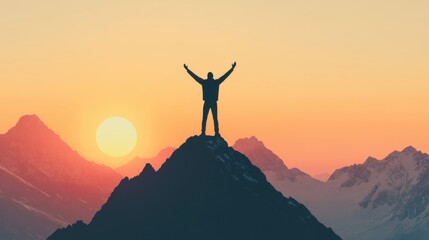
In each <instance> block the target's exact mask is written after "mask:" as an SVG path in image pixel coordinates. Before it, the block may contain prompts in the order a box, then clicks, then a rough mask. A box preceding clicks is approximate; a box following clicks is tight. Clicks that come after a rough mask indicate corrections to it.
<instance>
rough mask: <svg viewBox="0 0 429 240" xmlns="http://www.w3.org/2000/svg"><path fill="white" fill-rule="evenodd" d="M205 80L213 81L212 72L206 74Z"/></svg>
mask: <svg viewBox="0 0 429 240" xmlns="http://www.w3.org/2000/svg"><path fill="white" fill-rule="evenodd" d="M207 79H208V80H213V73H212V72H208V73H207Z"/></svg>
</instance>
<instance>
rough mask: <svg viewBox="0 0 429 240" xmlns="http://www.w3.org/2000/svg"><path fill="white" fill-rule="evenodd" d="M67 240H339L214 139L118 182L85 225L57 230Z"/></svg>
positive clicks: (190, 143) (193, 140) (192, 142)
mask: <svg viewBox="0 0 429 240" xmlns="http://www.w3.org/2000/svg"><path fill="white" fill-rule="evenodd" d="M48 239H49V240H57V239H58V240H60V239H61V240H68V239H81V240H90V239H91V240H92V239H162V240H167V239H205V240H211V239H213V240H214V239H223V240H237V239H254V240H260V239H270V240H276V239H279V240H280V239H282V240H283V239H302V240H313V239H320V240H324V239H326V240H336V239H340V238H339V237H338V236H337V235H336V234H335V233H334V232H333V231H332V230H331V229H330V228H327V227H325V226H324V225H323V224H321V223H320V222H319V221H318V220H317V219H316V218H315V217H314V216H313V215H312V214H311V213H310V212H309V211H308V210H307V209H306V208H305V207H304V205H302V204H300V203H299V202H297V201H296V200H294V199H293V198H285V197H284V196H283V195H282V194H281V193H280V192H278V191H276V190H275V189H274V188H273V187H272V186H271V184H269V183H268V182H267V180H266V178H265V176H264V174H263V173H262V172H261V171H260V169H258V168H257V167H255V166H254V165H252V164H251V162H250V161H249V159H248V158H247V157H246V156H244V155H243V154H241V153H239V152H237V151H235V150H234V149H232V148H230V147H228V144H227V143H226V142H225V141H224V140H223V139H222V138H220V137H197V136H194V137H190V138H189V139H188V140H187V141H186V142H185V143H184V144H182V146H180V147H179V148H178V149H177V150H176V151H174V153H173V154H172V156H171V157H170V158H169V159H167V161H166V162H165V163H164V164H163V165H162V167H161V168H160V169H159V170H158V171H157V172H155V170H154V169H153V168H152V166H151V165H150V164H147V165H146V167H145V168H144V170H143V171H142V172H141V173H140V174H139V175H138V176H137V177H135V178H132V179H128V178H125V179H123V180H122V181H121V183H120V184H119V186H118V187H116V188H115V190H114V192H113V193H112V195H111V196H110V198H109V200H108V201H107V202H106V203H105V204H104V205H103V207H102V209H101V210H100V211H98V212H97V214H96V215H95V217H94V218H93V220H92V221H91V222H90V223H89V224H84V223H82V222H77V223H75V224H74V225H72V226H68V227H67V228H62V229H59V230H57V231H56V232H55V233H54V234H53V235H52V236H51V237H49V238H48Z"/></svg>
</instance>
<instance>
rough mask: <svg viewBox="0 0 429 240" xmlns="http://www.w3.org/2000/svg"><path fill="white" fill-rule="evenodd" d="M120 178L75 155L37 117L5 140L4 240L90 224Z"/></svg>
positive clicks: (0, 228) (0, 215)
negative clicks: (74, 223) (76, 222)
mask: <svg viewBox="0 0 429 240" xmlns="http://www.w3.org/2000/svg"><path fill="white" fill-rule="evenodd" d="M120 179H121V176H120V174H118V173H117V172H115V171H114V170H112V169H110V168H108V167H106V166H102V165H99V164H96V163H93V162H89V161H87V160H86V159H84V158H83V157H81V156H80V155H79V154H78V153H77V152H76V151H73V150H72V149H71V148H70V147H69V146H67V144H66V143H64V142H63V141H62V140H61V139H60V137H59V136H58V135H56V134H55V133H54V132H53V131H52V130H50V129H49V128H48V127H47V126H46V125H45V124H44V123H43V122H42V121H41V120H40V119H39V118H38V117H37V116H35V115H28V116H23V117H22V118H21V119H20V120H19V122H18V123H17V124H16V126H15V127H13V128H12V129H10V130H9V131H8V132H7V133H6V134H4V135H0V239H8V240H14V239H16V240H25V239H46V237H47V236H49V234H51V233H52V232H53V231H54V230H55V229H57V228H58V227H61V226H66V225H67V224H69V223H71V222H74V221H76V220H77V219H83V220H85V221H89V220H90V219H91V218H92V217H93V215H94V213H95V212H96V211H97V210H98V209H99V208H100V207H101V205H102V204H103V203H104V202H105V201H106V199H107V198H108V196H109V195H110V193H111V191H112V190H113V188H114V187H115V186H116V185H117V184H118V183H119V181H120Z"/></svg>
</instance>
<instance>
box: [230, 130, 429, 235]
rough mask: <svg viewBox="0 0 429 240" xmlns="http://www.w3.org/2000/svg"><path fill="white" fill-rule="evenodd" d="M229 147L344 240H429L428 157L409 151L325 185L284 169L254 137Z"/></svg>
mask: <svg viewBox="0 0 429 240" xmlns="http://www.w3.org/2000/svg"><path fill="white" fill-rule="evenodd" d="M233 147H234V149H236V150H238V151H240V152H242V153H243V154H245V155H246V156H248V157H249V159H250V160H251V161H252V163H253V164H255V165H256V166H258V167H259V168H260V169H261V170H262V171H263V172H264V174H265V175H266V176H267V179H268V180H269V181H270V182H271V184H273V186H274V187H276V189H278V190H279V191H281V192H282V193H283V194H284V195H285V196H292V197H294V198H296V199H297V200H298V201H300V202H302V203H304V204H305V205H306V206H307V207H308V208H309V209H310V210H311V212H312V213H313V214H314V215H315V216H316V217H317V218H318V219H320V221H321V222H323V223H324V224H326V225H327V226H330V227H332V228H333V229H334V231H335V232H336V233H338V234H339V235H340V236H341V237H343V238H344V239H351V240H353V239H356V240H358V239H365V240H384V239H386V240H387V239H392V240H405V239H413V240H419V239H422V240H423V239H429V204H428V202H429V156H428V155H427V154H425V153H422V152H420V151H417V150H416V149H415V148H413V147H407V148H405V149H404V150H402V151H400V152H399V151H394V152H393V153H391V154H389V155H388V156H387V157H386V158H385V159H383V160H377V159H375V158H372V157H369V158H368V159H367V160H366V161H365V162H364V163H363V164H355V165H353V166H348V167H344V168H341V169H338V170H336V171H335V172H334V173H333V174H332V175H331V176H330V178H329V180H328V181H327V182H326V183H325V182H321V181H318V180H316V179H313V178H312V177H310V176H309V175H307V174H305V173H303V172H302V171H300V170H297V169H289V168H287V167H286V165H284V163H283V161H282V160H281V159H280V158H279V157H278V156H277V155H275V154H274V153H273V152H271V151H270V150H269V149H267V148H266V147H265V146H264V144H263V143H262V142H261V141H259V140H257V139H256V138H255V137H251V138H244V139H239V140H237V142H236V143H235V145H234V146H233Z"/></svg>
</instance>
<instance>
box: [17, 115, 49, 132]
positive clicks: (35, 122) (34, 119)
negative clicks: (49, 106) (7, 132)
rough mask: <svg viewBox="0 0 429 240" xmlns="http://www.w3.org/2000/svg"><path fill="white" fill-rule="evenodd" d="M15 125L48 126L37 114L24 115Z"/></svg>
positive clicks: (24, 127)
mask: <svg viewBox="0 0 429 240" xmlns="http://www.w3.org/2000/svg"><path fill="white" fill-rule="evenodd" d="M15 127H16V128H20V129H33V128H39V129H40V128H46V129H47V128H48V127H47V126H46V125H45V123H43V122H42V120H40V118H39V117H38V116H37V115H36V114H31V115H24V116H22V117H21V118H20V119H19V120H18V123H17V124H16V125H15Z"/></svg>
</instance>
